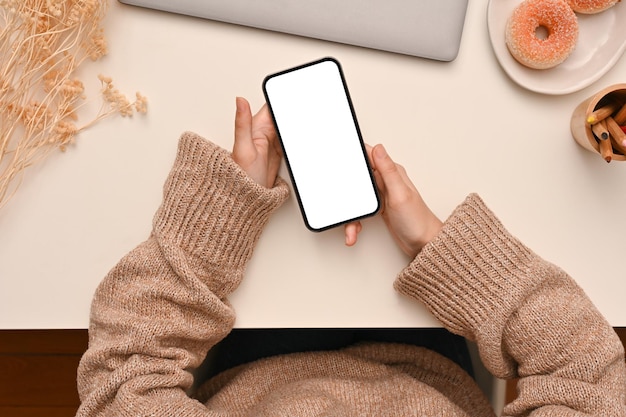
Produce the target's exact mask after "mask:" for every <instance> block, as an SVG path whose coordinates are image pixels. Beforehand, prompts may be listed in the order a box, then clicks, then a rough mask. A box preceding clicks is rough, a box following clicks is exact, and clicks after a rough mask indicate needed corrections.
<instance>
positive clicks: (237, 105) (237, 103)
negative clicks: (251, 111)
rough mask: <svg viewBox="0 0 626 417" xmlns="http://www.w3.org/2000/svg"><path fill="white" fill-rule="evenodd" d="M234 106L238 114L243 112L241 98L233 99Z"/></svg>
mask: <svg viewBox="0 0 626 417" xmlns="http://www.w3.org/2000/svg"><path fill="white" fill-rule="evenodd" d="M235 106H236V107H237V111H238V112H240V111H242V110H243V98H242V97H236V98H235Z"/></svg>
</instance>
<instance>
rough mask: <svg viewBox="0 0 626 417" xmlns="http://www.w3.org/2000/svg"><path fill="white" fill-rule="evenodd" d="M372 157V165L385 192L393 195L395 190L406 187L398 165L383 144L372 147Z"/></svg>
mask: <svg viewBox="0 0 626 417" xmlns="http://www.w3.org/2000/svg"><path fill="white" fill-rule="evenodd" d="M372 158H373V160H374V161H373V162H374V167H375V168H376V171H378V174H379V176H380V179H381V180H382V182H383V186H384V187H385V189H386V190H387V193H389V194H391V195H393V194H394V193H395V192H398V191H400V189H401V188H402V189H404V188H406V184H405V182H404V179H403V178H402V174H401V172H400V170H399V168H398V165H397V164H396V163H395V162H394V161H393V160H392V159H391V157H390V156H389V154H387V150H386V149H385V147H384V146H383V145H380V144H379V145H376V146H375V147H374V149H372Z"/></svg>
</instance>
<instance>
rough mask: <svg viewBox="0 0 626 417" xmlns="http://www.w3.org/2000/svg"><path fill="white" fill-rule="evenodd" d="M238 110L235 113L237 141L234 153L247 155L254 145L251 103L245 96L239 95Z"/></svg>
mask: <svg viewBox="0 0 626 417" xmlns="http://www.w3.org/2000/svg"><path fill="white" fill-rule="evenodd" d="M236 103H237V112H236V113H235V143H234V145H233V153H234V154H235V155H238V156H239V155H246V154H248V153H249V152H250V150H251V148H252V147H253V144H252V111H251V110H250V104H249V103H248V101H247V100H246V99H245V98H243V97H237V99H236Z"/></svg>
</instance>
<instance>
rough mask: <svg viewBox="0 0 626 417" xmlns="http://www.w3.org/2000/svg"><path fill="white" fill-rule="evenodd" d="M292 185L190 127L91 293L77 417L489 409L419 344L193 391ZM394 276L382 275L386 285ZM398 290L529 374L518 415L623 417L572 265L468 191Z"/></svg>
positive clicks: (306, 356)
mask: <svg viewBox="0 0 626 417" xmlns="http://www.w3.org/2000/svg"><path fill="white" fill-rule="evenodd" d="M287 195H288V188H287V185H286V184H285V182H284V181H282V180H280V179H279V180H277V182H276V184H275V186H274V188H272V189H266V188H264V187H261V186H259V185H257V184H256V183H254V182H253V181H252V180H251V179H249V178H248V177H247V176H246V175H245V173H244V172H243V171H242V170H240V169H239V167H238V166H237V165H236V164H235V163H234V162H233V161H232V159H231V158H230V155H229V153H228V152H227V151H225V150H223V149H221V148H219V147H217V146H216V145H213V144H211V143H210V142H208V141H205V140H204V139H202V138H199V137H198V136H196V135H194V134H191V133H186V134H184V135H183V136H182V138H181V140H180V144H179V150H178V155H177V158H176V161H175V163H174V167H173V169H172V171H171V174H170V176H169V178H168V180H167V183H166V184H165V188H164V199H163V203H162V205H161V207H160V208H159V210H158V212H157V213H156V216H155V218H154V228H153V232H152V234H151V236H150V237H149V239H148V240H147V241H145V242H144V243H142V244H141V245H139V246H138V247H137V248H136V249H135V250H133V251H132V252H131V253H129V254H128V255H127V256H126V257H124V258H123V259H122V260H121V261H120V262H119V264H118V265H117V266H116V267H115V268H114V269H113V270H112V271H111V272H110V273H109V274H108V275H107V277H106V278H105V279H104V281H103V282H102V283H101V285H100V286H99V288H98V290H97V292H96V294H95V297H94V299H93V306H92V312H91V325H90V329H89V334H90V340H89V349H88V351H87V352H86V353H85V355H84V357H83V359H82V361H81V364H80V367H79V371H78V388H79V392H80V396H81V399H82V405H81V408H80V410H79V412H78V415H79V416H132V417H138V416H490V415H493V411H492V410H491V409H490V406H489V404H488V402H487V400H486V399H485V398H483V396H482V395H481V393H480V391H479V390H478V388H477V387H476V385H475V384H474V383H473V381H472V380H471V378H470V377H469V376H467V374H465V373H464V372H463V371H462V370H461V368H459V367H458V366H457V365H455V364H454V363H452V362H451V361H449V360H447V359H445V358H443V357H442V356H440V355H438V354H436V353H433V352H430V351H428V350H425V349H423V348H417V347H414V346H406V345H395V344H364V345H357V346H353V347H349V348H346V349H344V350H340V351H334V352H319V353H299V354H292V355H285V356H278V357H273V358H268V359H263V360H260V361H258V362H255V363H252V364H247V365H242V366H239V367H237V368H234V369H232V370H230V371H226V372H225V373H223V374H221V375H218V376H217V377H215V378H214V379H212V380H210V381H208V382H207V383H206V384H205V385H203V386H202V387H201V388H200V389H199V390H198V391H197V392H193V393H188V392H187V391H188V390H190V387H191V386H192V383H193V377H192V372H193V370H194V369H195V368H196V367H198V365H199V364H200V363H201V362H202V360H203V359H204V358H205V355H206V354H207V351H208V350H209V349H210V348H211V347H212V346H213V345H215V344H216V343H217V342H218V341H219V340H221V339H222V338H223V337H224V336H225V335H226V334H227V333H228V332H229V331H230V330H231V328H232V326H233V322H234V318H235V313H234V311H233V309H232V308H231V306H230V304H229V303H228V301H227V297H228V295H229V294H230V293H231V292H232V291H233V290H235V289H236V288H237V286H238V284H239V283H240V281H241V279H242V277H243V275H244V270H245V268H246V264H247V262H248V260H249V259H250V256H251V255H252V251H253V248H254V246H255V244H256V242H257V239H258V238H259V235H260V234H261V231H262V230H263V226H264V225H265V224H266V222H267V221H268V219H269V217H270V215H271V213H272V212H273V211H274V210H275V209H276V208H277V207H279V206H280V205H281V203H282V202H283V201H284V200H285V199H286V198H287ZM389 278H390V277H381V279H389ZM395 288H396V289H397V290H398V291H399V292H401V293H402V294H405V295H407V296H409V297H412V298H414V299H415V300H416V302H422V303H424V304H425V305H427V306H428V308H429V309H430V310H431V311H432V313H433V314H434V315H435V316H436V317H437V318H438V319H439V320H441V323H442V324H443V325H444V326H445V327H446V328H448V329H449V330H451V331H453V332H455V333H458V334H461V335H463V336H465V337H466V338H468V339H470V340H474V341H476V342H477V343H478V346H479V350H480V354H481V357H482V360H483V362H484V363H485V365H486V366H487V368H488V369H489V370H491V371H492V372H493V374H494V375H496V376H498V377H500V378H510V377H520V378H521V380H520V382H519V389H520V393H519V397H518V399H517V400H516V401H514V402H513V403H512V404H510V405H508V406H507V407H506V410H505V412H504V414H505V415H515V416H527V415H532V416H574V415H576V416H578V415H588V416H624V415H626V412H625V410H626V407H625V390H626V373H625V367H624V351H623V348H622V346H621V344H620V341H619V339H618V338H617V337H616V335H615V333H614V332H613V330H612V328H611V327H610V326H609V325H608V323H607V322H606V321H605V320H604V319H603V318H602V316H601V315H600V314H599V313H598V311H597V310H596V309H595V308H594V306H593V305H592V303H591V302H590V300H589V299H588V298H587V297H586V296H585V294H584V293H583V291H581V289H580V288H579V287H578V286H577V285H576V284H575V283H574V281H573V280H572V279H570V278H569V277H568V276H567V275H566V274H565V273H564V272H563V271H562V270H560V269H559V268H557V267H555V266H554V265H552V264H550V263H548V262H546V261H544V260H542V259H541V258H539V257H538V256H537V255H536V254H535V253H533V252H532V251H531V250H529V249H528V248H527V247H526V246H524V245H523V244H522V243H520V242H519V241H518V240H517V239H515V238H514V237H513V236H511V235H510V234H509V233H508V232H507V231H506V230H505V229H504V227H503V226H502V224H501V223H500V222H499V221H498V219H497V218H496V217H495V216H494V215H493V214H492V213H491V212H490V211H489V209H487V207H486V206H485V204H484V203H483V202H482V200H481V199H480V198H479V197H478V196H476V195H471V196H469V197H468V198H467V199H466V200H465V201H464V202H463V203H462V204H461V205H460V206H459V207H458V208H457V209H456V210H455V211H454V212H453V213H452V215H451V216H450V217H449V218H448V219H447V221H446V222H445V224H444V227H443V230H442V232H441V233H440V234H439V235H438V236H437V237H436V238H435V239H434V240H433V241H432V242H431V243H429V244H428V245H427V246H426V247H425V248H424V249H423V250H422V252H421V253H420V254H419V255H418V256H417V257H416V258H415V259H414V260H413V261H412V262H411V263H410V265H408V266H407V267H406V268H405V269H404V270H403V271H401V272H400V274H399V275H398V277H397V279H396V282H395Z"/></svg>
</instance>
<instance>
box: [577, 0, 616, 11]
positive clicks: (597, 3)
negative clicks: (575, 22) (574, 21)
mask: <svg viewBox="0 0 626 417" xmlns="http://www.w3.org/2000/svg"><path fill="white" fill-rule="evenodd" d="M619 1H620V0H567V2H568V3H569V5H570V7H571V8H572V9H573V10H574V11H575V12H577V13H583V14H594V13H600V12H602V11H604V10H606V9H608V8H609V7H611V6H614V5H615V4H616V3H618V2H619Z"/></svg>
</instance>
